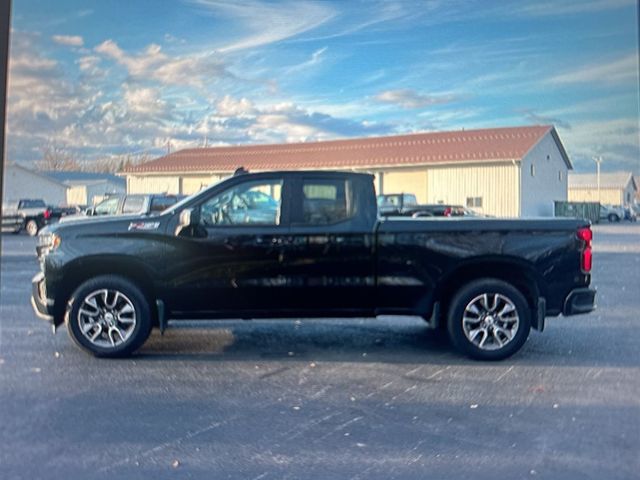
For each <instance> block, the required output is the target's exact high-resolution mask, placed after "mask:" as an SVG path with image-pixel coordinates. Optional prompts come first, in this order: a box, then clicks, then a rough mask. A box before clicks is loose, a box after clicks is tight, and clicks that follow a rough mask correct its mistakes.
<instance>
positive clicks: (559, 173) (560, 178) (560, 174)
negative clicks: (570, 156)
mask: <svg viewBox="0 0 640 480" xmlns="http://www.w3.org/2000/svg"><path fill="white" fill-rule="evenodd" d="M558 180H559V181H562V170H558Z"/></svg>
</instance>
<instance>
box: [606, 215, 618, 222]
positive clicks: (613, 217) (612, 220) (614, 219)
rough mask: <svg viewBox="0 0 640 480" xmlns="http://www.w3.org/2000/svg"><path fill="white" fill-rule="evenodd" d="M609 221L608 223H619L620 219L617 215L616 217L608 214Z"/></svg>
mask: <svg viewBox="0 0 640 480" xmlns="http://www.w3.org/2000/svg"><path fill="white" fill-rule="evenodd" d="M607 218H608V219H609V223H613V222H619V221H620V217H619V216H618V215H616V214H615V213H610V214H609V217H607Z"/></svg>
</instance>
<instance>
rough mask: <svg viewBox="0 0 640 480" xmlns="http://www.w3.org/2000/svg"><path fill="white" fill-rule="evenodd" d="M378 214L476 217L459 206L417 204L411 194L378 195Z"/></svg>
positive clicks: (387, 215) (391, 215)
mask: <svg viewBox="0 0 640 480" xmlns="http://www.w3.org/2000/svg"><path fill="white" fill-rule="evenodd" d="M377 201H378V212H379V213H380V215H381V216H383V217H413V218H417V217H460V216H463V215H472V216H476V215H477V214H476V213H475V212H473V211H472V210H467V209H466V208H464V207H463V206H461V205H446V204H441V203H434V204H419V203H418V201H417V199H416V196H415V195H414V194H412V193H387V194H383V195H378V197H377Z"/></svg>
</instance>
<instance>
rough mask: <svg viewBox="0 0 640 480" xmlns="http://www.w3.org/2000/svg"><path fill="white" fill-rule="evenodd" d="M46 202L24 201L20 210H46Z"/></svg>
mask: <svg viewBox="0 0 640 480" xmlns="http://www.w3.org/2000/svg"><path fill="white" fill-rule="evenodd" d="M46 206H47V205H46V204H45V203H44V200H22V201H21V202H20V208H46Z"/></svg>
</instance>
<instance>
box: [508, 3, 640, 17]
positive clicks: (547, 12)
mask: <svg viewBox="0 0 640 480" xmlns="http://www.w3.org/2000/svg"><path fill="white" fill-rule="evenodd" d="M635 3H636V0H565V1H563V2H558V1H546V2H545V1H539V0H534V1H533V2H531V3H526V4H520V5H518V7H517V8H516V9H515V10H514V11H513V13H518V14H520V15H525V16H534V17H542V16H557V15H569V14H576V13H586V12H599V11H603V10H612V9H616V8H623V7H629V6H632V5H635Z"/></svg>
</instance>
